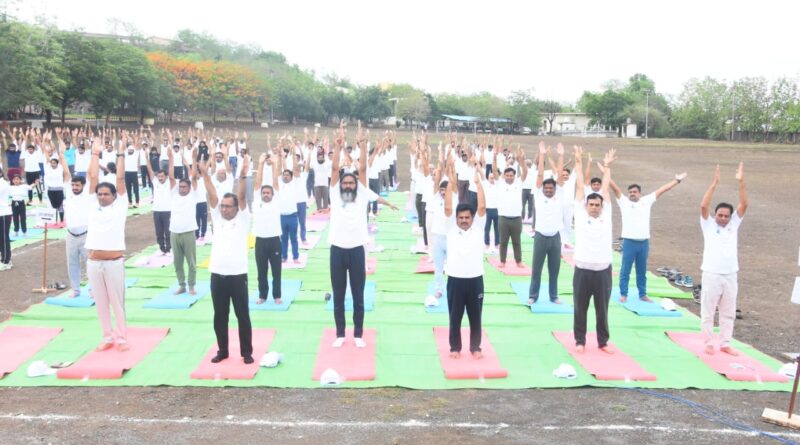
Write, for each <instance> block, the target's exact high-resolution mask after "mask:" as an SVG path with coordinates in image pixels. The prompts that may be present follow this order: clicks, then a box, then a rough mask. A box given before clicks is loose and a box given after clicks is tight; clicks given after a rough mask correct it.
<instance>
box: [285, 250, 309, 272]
mask: <svg viewBox="0 0 800 445" xmlns="http://www.w3.org/2000/svg"><path fill="white" fill-rule="evenodd" d="M297 261H299V263H295V262H294V260H293V259H291V258H289V259H288V260H286V261H285V262H283V264H281V270H286V269H305V268H306V266H307V265H308V254H307V253H301V254H300V256H298V257H297Z"/></svg>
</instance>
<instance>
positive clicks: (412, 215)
mask: <svg viewBox="0 0 800 445" xmlns="http://www.w3.org/2000/svg"><path fill="white" fill-rule="evenodd" d="M416 220H417V212H416V210H406V221H407V222H411V221H416Z"/></svg>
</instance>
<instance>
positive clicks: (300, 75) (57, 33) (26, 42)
mask: <svg viewBox="0 0 800 445" xmlns="http://www.w3.org/2000/svg"><path fill="white" fill-rule="evenodd" d="M0 60H3V61H4V63H2V64H0V113H3V114H5V115H6V117H7V118H14V117H18V116H20V115H22V114H26V113H27V114H30V113H33V114H41V115H44V116H45V117H46V119H47V120H48V121H50V120H51V119H52V118H53V116H54V115H57V118H58V119H60V120H62V123H63V121H64V119H65V118H66V116H67V114H68V113H70V112H72V113H75V112H76V111H80V112H81V113H84V112H85V113H89V114H90V115H92V114H93V115H95V116H97V117H98V118H101V119H105V120H108V119H110V118H111V116H131V117H134V118H135V119H136V120H139V121H141V120H143V119H145V118H148V117H156V118H158V119H159V120H163V121H168V122H171V121H173V120H174V119H177V118H184V117H186V118H188V117H194V116H204V117H207V118H208V119H209V120H211V121H217V120H218V119H222V118H224V119H233V120H239V119H244V120H249V121H251V122H253V123H257V122H260V121H264V120H271V119H280V120H285V121H288V122H297V121H308V122H312V121H313V122H338V121H339V120H340V119H360V120H362V121H365V122H371V121H376V120H379V119H383V118H386V117H388V116H397V117H398V119H399V121H398V125H400V124H401V123H406V124H408V125H413V124H422V123H432V122H433V121H435V120H438V119H441V118H442V115H444V114H453V115H469V116H478V117H481V118H488V117H502V118H511V119H512V120H513V121H514V122H516V123H518V124H519V126H525V127H530V128H532V129H533V130H534V131H535V130H537V129H539V128H540V127H542V126H543V124H549V125H546V127H550V128H552V124H553V120H554V118H555V117H556V115H557V113H561V112H583V113H586V114H587V115H588V116H589V117H590V119H591V122H592V123H593V124H597V125H602V126H606V127H612V128H619V129H621V128H622V126H623V124H624V123H625V122H626V121H627V120H628V119H631V120H632V121H633V122H635V123H637V124H638V128H639V133H640V134H643V133H645V128H646V130H647V135H648V136H649V137H687V138H707V139H729V138H734V139H746V140H776V141H787V142H796V141H797V134H798V132H800V93H798V82H797V79H793V78H781V79H778V80H775V81H772V82H770V81H768V80H766V79H764V78H760V77H748V78H743V79H738V80H734V81H731V82H726V81H724V80H719V79H714V78H710V77H706V78H703V79H691V80H689V81H688V82H686V84H685V85H684V87H683V90H682V91H681V93H680V94H678V95H677V96H668V95H665V94H663V93H662V92H659V91H658V90H657V89H656V85H655V82H653V80H652V79H650V78H649V77H647V76H646V75H644V74H634V75H633V76H631V77H630V78H629V79H628V80H627V81H626V82H623V81H609V82H607V83H606V84H604V85H603V86H602V88H601V89H600V90H598V91H585V92H584V93H583V95H582V96H581V97H580V98H579V99H578V100H577V102H576V103H575V104H574V105H573V104H564V103H559V102H557V101H553V100H547V99H542V98H537V97H536V93H535V91H534V90H533V89H529V90H520V91H514V92H512V93H511V94H510V95H509V96H508V97H499V96H497V95H494V94H491V93H488V92H481V93H475V94H468V95H464V94H453V93H442V94H431V93H430V92H427V91H425V90H423V89H421V88H416V87H414V86H412V85H408V84H388V85H357V84H355V83H353V82H351V81H350V80H349V79H347V78H345V77H339V76H336V75H326V76H318V75H317V74H316V73H315V72H314V71H313V70H304V69H302V68H300V67H298V66H297V65H292V64H290V63H289V62H288V61H287V60H286V58H285V57H284V56H283V55H282V54H280V53H277V52H273V51H265V50H263V49H262V48H260V47H256V46H248V45H239V44H235V43H230V42H222V41H219V40H217V39H216V38H214V37H213V36H211V35H209V34H205V33H197V32H193V31H190V30H181V31H179V32H178V33H177V35H176V36H175V38H174V39H173V40H171V41H170V42H169V43H168V44H166V45H165V44H164V43H163V42H159V43H151V42H149V41H148V40H147V39H144V38H142V37H141V36H137V35H131V36H128V37H125V38H108V36H95V35H90V34H85V33H82V32H79V31H63V30H59V29H56V28H55V27H53V26H48V25H44V24H39V25H31V24H27V23H23V22H19V21H15V20H13V19H9V18H5V19H4V20H2V21H0Z"/></svg>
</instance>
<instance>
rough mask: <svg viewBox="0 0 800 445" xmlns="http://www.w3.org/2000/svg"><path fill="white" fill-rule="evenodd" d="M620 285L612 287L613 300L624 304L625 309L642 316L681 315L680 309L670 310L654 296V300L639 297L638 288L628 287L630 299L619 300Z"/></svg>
mask: <svg viewBox="0 0 800 445" xmlns="http://www.w3.org/2000/svg"><path fill="white" fill-rule="evenodd" d="M619 297H620V294H619V287H618V286H615V287H614V288H612V289H611V301H613V302H615V303H617V304H620V305H622V307H624V308H625V309H627V310H629V311H631V312H633V313H634V314H637V315H640V316H642V317H680V316H682V314H681V312H680V311H668V310H666V309H664V308H662V307H661V305H660V304H659V300H658V299H657V298H652V300H653V301H652V302H647V301H642V300H640V299H639V290H638V289H636V288H630V289H628V299H627V300H626V301H625V303H620V302H619Z"/></svg>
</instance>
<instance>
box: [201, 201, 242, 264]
mask: <svg viewBox="0 0 800 445" xmlns="http://www.w3.org/2000/svg"><path fill="white" fill-rule="evenodd" d="M221 202H222V199H220V200H219V202H217V206H216V207H214V208H212V209H211V221H212V223H213V225H214V241H213V242H212V243H211V259H210V260H209V263H208V271H209V272H211V273H215V274H219V275H242V274H246V273H247V262H248V254H247V253H248V252H247V241H248V238H249V237H250V219H251V215H250V212H249V211H248V210H247V209H246V208H245V209H244V210H242V209H239V211H238V212H237V213H236V216H235V217H234V218H233V219H232V220H230V221H229V220H227V219H225V218H223V217H222V212H221V211H220V207H219V205H220V203H221Z"/></svg>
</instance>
